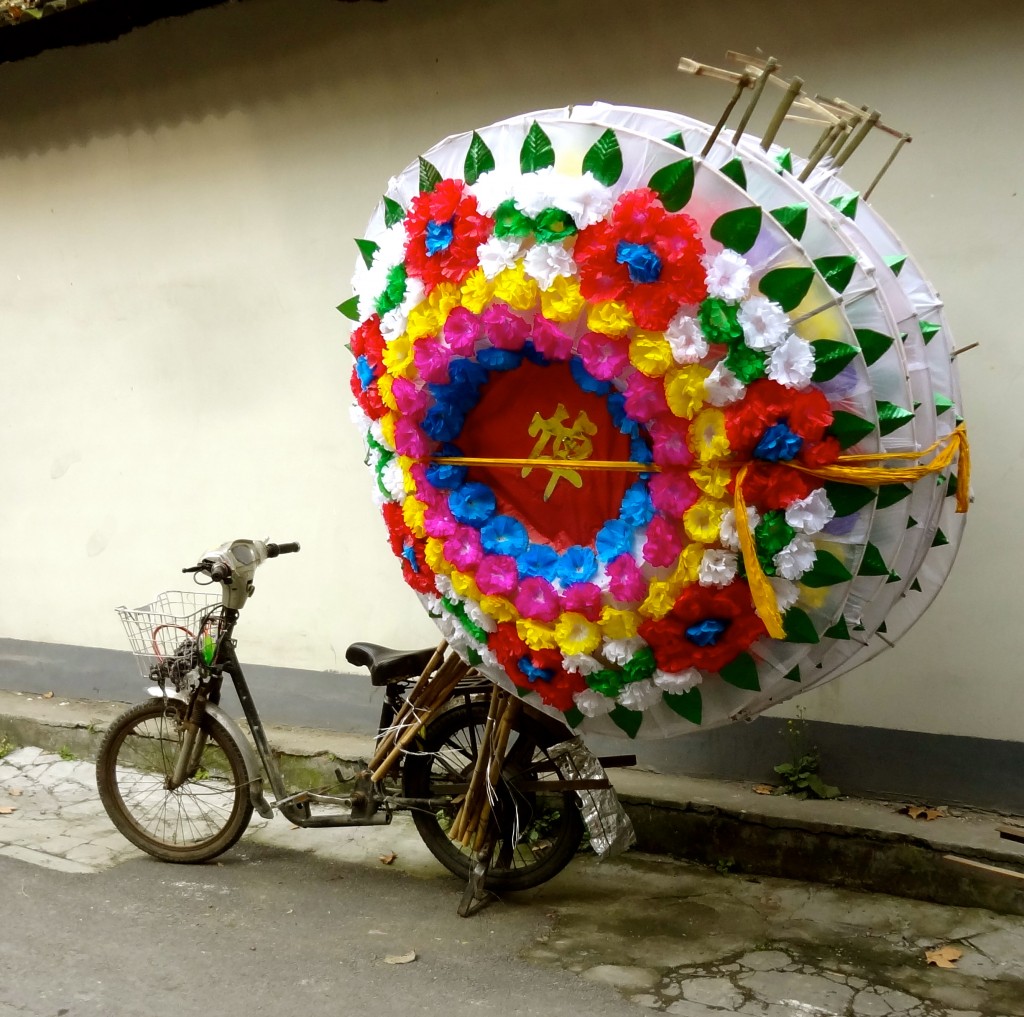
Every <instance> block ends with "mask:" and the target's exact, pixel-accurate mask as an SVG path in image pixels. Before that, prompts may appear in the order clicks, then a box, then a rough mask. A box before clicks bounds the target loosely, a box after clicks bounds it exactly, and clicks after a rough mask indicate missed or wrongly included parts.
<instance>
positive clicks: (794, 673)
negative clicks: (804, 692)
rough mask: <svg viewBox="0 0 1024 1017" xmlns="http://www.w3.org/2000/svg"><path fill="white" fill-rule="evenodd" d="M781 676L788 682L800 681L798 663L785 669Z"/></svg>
mask: <svg viewBox="0 0 1024 1017" xmlns="http://www.w3.org/2000/svg"><path fill="white" fill-rule="evenodd" d="M782 677H783V678H785V679H786V681H788V682H798V681H800V665H799V664H797V665H796V667H794V668H792V669H791V670H789V671H787V672H786V673H785V674H784V675H783V676H782Z"/></svg>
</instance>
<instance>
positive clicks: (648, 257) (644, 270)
mask: <svg viewBox="0 0 1024 1017" xmlns="http://www.w3.org/2000/svg"><path fill="white" fill-rule="evenodd" d="M428 229H429V227H428ZM615 260H616V261H617V262H618V263H619V264H620V265H625V266H626V268H627V269H628V270H629V278H630V280H631V281H632V282H635V283H652V282H657V281H658V279H659V278H660V277H661V258H659V257H658V255H657V254H656V253H655V251H654V249H653V248H652V247H651V246H650V245H649V244H633V243H630V242H629V241H628V240H620V241H619V242H618V245H617V246H616V248H615Z"/></svg>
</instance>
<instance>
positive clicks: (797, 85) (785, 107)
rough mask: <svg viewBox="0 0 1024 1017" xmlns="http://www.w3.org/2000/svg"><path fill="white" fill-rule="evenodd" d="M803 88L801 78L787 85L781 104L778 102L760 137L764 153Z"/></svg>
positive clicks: (769, 146)
mask: <svg viewBox="0 0 1024 1017" xmlns="http://www.w3.org/2000/svg"><path fill="white" fill-rule="evenodd" d="M803 87H804V79H803V78H794V79H793V80H792V81H791V82H790V83H789V87H788V88H787V89H786V94H785V95H784V96H783V97H782V102H780V103H779V105H778V106H777V107H776V109H775V112H774V113H773V114H772V118H771V120H770V121H769V122H768V127H767V128H766V129H765V132H764V134H763V135H761V148H762V149H763V150H764V151H765V152H767V151H768V149H769V148H771V145H772V142H773V141H774V140H775V136H776V135H777V134H778V133H779V128H780V127H781V126H782V124H783V121H785V119H786V114H787V113H788V112H789V110H790V107H791V106H792V105H793V103H794V102H796V100H797V98H798V97H799V95H800V90H801V89H802V88H803Z"/></svg>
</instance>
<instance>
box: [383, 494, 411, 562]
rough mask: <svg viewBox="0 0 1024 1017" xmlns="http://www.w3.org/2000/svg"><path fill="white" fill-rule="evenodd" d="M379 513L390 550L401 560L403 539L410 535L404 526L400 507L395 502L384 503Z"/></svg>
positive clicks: (403, 517) (407, 528)
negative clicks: (382, 518)
mask: <svg viewBox="0 0 1024 1017" xmlns="http://www.w3.org/2000/svg"><path fill="white" fill-rule="evenodd" d="M381 512H382V514H383V516H384V525H385V526H386V527H387V528H388V543H389V544H390V545H391V550H392V552H393V553H394V555H395V556H396V557H398V558H401V557H402V549H403V548H404V547H405V539H406V537H408V536H409V535H410V534H409V527H408V526H406V525H405V516H403V515H402V506H401V505H399V504H398V502H396V501H386V502H385V503H384V507H383V508H382V509H381Z"/></svg>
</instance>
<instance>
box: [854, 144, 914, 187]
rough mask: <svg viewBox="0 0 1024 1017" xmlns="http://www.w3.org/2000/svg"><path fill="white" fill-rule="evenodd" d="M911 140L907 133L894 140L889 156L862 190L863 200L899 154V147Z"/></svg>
mask: <svg viewBox="0 0 1024 1017" xmlns="http://www.w3.org/2000/svg"><path fill="white" fill-rule="evenodd" d="M910 140H911V138H910V135H909V134H901V135H900V139H899V141H897V142H896V145H895V146H894V148H893V150H892V151H891V152H890V153H889V158H888V159H886V160H885V162H884V163H883V164H882V168H881V169H880V170H879V171H878V173H877V175H876V176H875V179H874V180H872V181H871V183H870V184H868V188H867V190H866V191H865V192H864V200H865V201H867V200H868V198H870V197H871V192H872V191H874V189H875V188H876V187H877V186H878V184H879V181H881V179H882V177H884V176H885V174H886V172H887V171H888V169H889V167H890V166H891V165H892V164H893V163H894V162H895V161H896V156H898V155H899V154H900V149H901V148H902V147H903V146H904V145H905V144H907V142H909V141H910Z"/></svg>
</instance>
